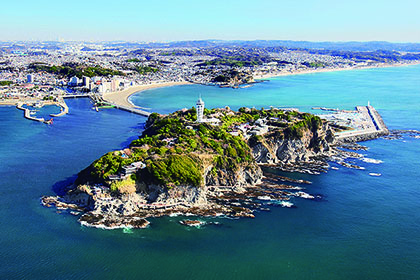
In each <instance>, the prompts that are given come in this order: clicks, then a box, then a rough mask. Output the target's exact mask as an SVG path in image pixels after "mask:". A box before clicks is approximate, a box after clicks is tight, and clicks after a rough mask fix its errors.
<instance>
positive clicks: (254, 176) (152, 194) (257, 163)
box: [41, 98, 386, 229]
mask: <svg viewBox="0 0 420 280" xmlns="http://www.w3.org/2000/svg"><path fill="white" fill-rule="evenodd" d="M375 112H376V111H375ZM375 118H379V115H378V116H375ZM343 129H345V127H343V126H337V125H334V124H331V122H329V121H327V120H324V119H322V118H320V117H319V116H315V115H313V114H309V113H302V112H299V111H298V110H297V109H293V108H291V109H278V108H270V109H264V108H262V109H255V108H244V107H243V108H240V109H239V110H238V111H233V110H231V109H230V108H229V107H225V108H218V109H207V108H205V107H204V102H203V101H202V100H201V98H200V99H199V100H198V101H197V104H196V107H193V108H191V109H183V110H179V111H176V112H174V113H171V114H169V115H160V114H157V113H152V114H151V115H150V116H149V117H148V119H147V122H146V124H145V129H144V131H143V132H142V134H141V135H140V136H139V138H138V139H136V140H134V141H132V142H131V144H130V145H129V146H128V147H126V148H125V149H122V150H117V151H111V152H109V153H106V154H105V155H103V156H102V157H100V158H99V159H97V160H96V161H94V162H93V163H92V164H91V165H90V166H88V167H87V168H86V169H84V170H82V171H81V172H80V173H79V174H78V177H77V179H76V180H75V182H74V184H73V185H72V186H70V187H69V189H68V190H67V192H66V194H65V195H64V196H44V197H42V198H41V201H42V204H43V205H45V206H47V207H53V206H55V207H56V208H57V209H59V210H68V211H71V213H73V214H75V215H79V214H80V218H79V221H80V223H81V224H83V225H86V226H92V227H100V228H109V229H111V228H122V227H131V228H144V227H146V226H148V224H149V221H148V220H147V218H150V217H161V216H165V215H195V216H228V217H254V214H253V213H254V211H255V210H257V209H260V210H261V209H262V210H264V209H263V207H262V203H261V202H262V201H267V200H270V201H276V202H277V203H279V204H280V205H281V206H283V207H292V206H293V203H291V202H289V200H290V198H291V197H302V198H306V199H316V197H315V196H314V195H311V194H308V193H305V192H304V191H302V190H303V189H304V188H302V187H300V186H297V185H296V184H288V183H290V182H292V183H297V184H309V183H310V182H307V181H303V180H294V179H291V178H286V177H282V176H278V175H275V174H274V173H273V172H267V170H268V169H270V168H277V169H281V170H285V171H291V172H294V171H297V172H305V173H309V174H318V173H320V172H325V171H326V170H327V169H328V161H336V162H339V163H342V165H344V166H347V167H351V168H357V166H352V165H349V164H347V165H346V164H345V162H344V160H343V159H345V158H346V157H358V156H359V155H357V154H355V153H354V152H352V151H349V150H348V149H347V150H346V151H345V150H343V149H339V146H340V144H343V143H344V142H343V141H338V140H337V139H336V138H337V137H335V136H334V135H335V134H339V133H340V132H341V133H342V132H343ZM371 130H372V129H371ZM371 130H369V133H372V131H371ZM385 133H386V132H383V133H382V134H385ZM374 135H375V137H378V136H379V134H378V132H375V134H374ZM346 145H347V148H349V147H350V146H349V145H348V144H346ZM182 224H186V225H187V224H188V225H191V224H198V222H191V221H188V220H186V221H185V222H183V223H182Z"/></svg>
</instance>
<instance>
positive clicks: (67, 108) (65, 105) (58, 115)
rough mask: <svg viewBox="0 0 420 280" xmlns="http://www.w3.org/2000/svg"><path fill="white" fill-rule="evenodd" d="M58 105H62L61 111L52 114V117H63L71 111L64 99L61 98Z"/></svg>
mask: <svg viewBox="0 0 420 280" xmlns="http://www.w3.org/2000/svg"><path fill="white" fill-rule="evenodd" d="M58 105H59V106H60V107H61V112H60V113H58V114H50V116H51V117H61V116H64V115H65V114H68V113H69V107H68V106H67V104H66V102H65V101H64V99H62V100H60V102H59V103H58Z"/></svg>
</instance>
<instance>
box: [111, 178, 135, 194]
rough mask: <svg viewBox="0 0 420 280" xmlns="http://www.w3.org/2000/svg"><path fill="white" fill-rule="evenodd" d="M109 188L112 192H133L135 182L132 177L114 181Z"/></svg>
mask: <svg viewBox="0 0 420 280" xmlns="http://www.w3.org/2000/svg"><path fill="white" fill-rule="evenodd" d="M110 189H111V191H112V192H118V193H134V192H135V191H136V182H135V181H134V180H133V179H132V178H128V179H125V180H122V181H114V182H112V183H111V185H110Z"/></svg>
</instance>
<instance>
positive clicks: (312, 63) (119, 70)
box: [0, 42, 420, 111]
mask: <svg viewBox="0 0 420 280" xmlns="http://www.w3.org/2000/svg"><path fill="white" fill-rule="evenodd" d="M192 45H193V46H188V44H186V45H185V46H184V45H182V44H178V45H176V44H173V45H171V44H168V45H167V46H162V45H157V46H153V45H152V46H147V47H145V46H144V45H141V44H139V45H136V44H128V43H127V44H124V43H120V44H112V45H110V43H84V42H26V43H25V42H20V43H16V42H9V43H7V42H3V43H1V44H0V104H9V105H18V103H24V104H25V103H31V104H39V103H40V102H41V103H42V102H45V101H51V102H53V103H54V102H55V103H56V104H57V105H60V106H61V107H62V111H65V110H66V109H65V105H63V104H64V103H65V102H64V101H63V98H65V97H70V96H90V97H92V96H95V97H94V101H96V102H98V105H99V106H101V105H102V106H110V105H111V106H114V105H116V106H118V105H120V106H121V107H125V108H130V107H133V106H132V104H130V103H129V102H127V100H126V99H127V96H129V95H130V94H132V93H134V92H136V91H139V90H141V89H145V88H148V87H158V86H165V85H172V84H187V83H194V84H203V85H210V86H220V87H233V88H239V87H249V86H252V84H253V83H256V82H260V81H262V80H263V79H264V78H268V77H273V76H281V75H290V74H299V73H308V72H309V73H310V72H319V71H332V70H345V69H355V68H365V67H381V66H389V65H401V64H411V63H416V62H418V61H419V60H420V53H415V52H414V53H405V52H384V51H378V52H352V51H345V52H343V51H342V52H335V51H325V50H316V49H304V48H301V49H300V48H286V47H264V46H260V47H258V46H249V47H248V46H246V45H244V46H241V45H240V44H226V45H221V46H219V45H211V46H201V45H202V44H196V45H194V44H192ZM119 92H124V93H122V94H116V93H119Z"/></svg>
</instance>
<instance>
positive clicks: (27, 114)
mask: <svg viewBox="0 0 420 280" xmlns="http://www.w3.org/2000/svg"><path fill="white" fill-rule="evenodd" d="M23 105H24V104H23V103H22V102H19V103H18V104H17V106H16V108H18V109H19V110H22V111H24V114H23V116H24V117H25V119H28V120H31V121H36V122H43V123H45V122H46V121H45V119H44V118H37V117H32V116H31V110H29V109H28V108H24V107H23Z"/></svg>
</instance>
